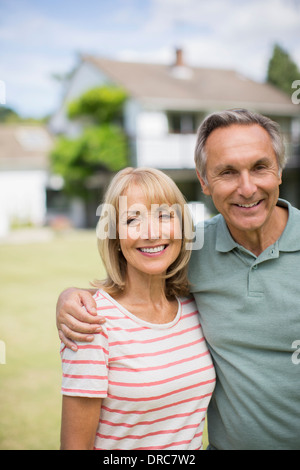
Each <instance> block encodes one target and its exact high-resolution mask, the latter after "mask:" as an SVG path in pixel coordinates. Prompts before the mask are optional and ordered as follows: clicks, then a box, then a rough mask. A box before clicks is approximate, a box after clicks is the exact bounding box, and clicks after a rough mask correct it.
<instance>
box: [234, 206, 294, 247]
mask: <svg viewBox="0 0 300 470" xmlns="http://www.w3.org/2000/svg"><path fill="white" fill-rule="evenodd" d="M287 221H288V209H287V208H285V207H281V206H276V207H275V208H274V212H273V215H272V218H271V219H270V220H269V221H268V222H267V223H266V225H265V226H264V227H261V228H260V229H258V230H253V231H245V232H239V233H236V232H235V231H234V230H231V229H230V227H228V228H229V231H230V233H231V236H232V238H233V239H234V240H235V241H236V242H237V243H238V244H239V245H241V246H243V247H244V248H246V249H247V250H249V251H251V253H253V254H254V255H255V256H259V255H260V254H261V253H262V252H263V251H265V250H266V248H268V246H270V245H273V244H274V243H275V242H276V241H277V240H278V239H279V237H280V236H281V234H282V232H283V231H284V229H285V227H286V224H287Z"/></svg>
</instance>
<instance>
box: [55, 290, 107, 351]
mask: <svg viewBox="0 0 300 470" xmlns="http://www.w3.org/2000/svg"><path fill="white" fill-rule="evenodd" d="M95 292H96V291H89V290H83V289H76V288H73V287H71V288H69V289H66V290H65V291H63V292H62V293H61V294H60V296H59V298H58V301H57V304H56V325H57V329H58V334H59V337H60V339H61V341H62V342H63V343H64V344H65V345H66V347H67V348H69V349H72V350H73V351H77V349H78V348H77V345H76V344H75V343H74V341H83V342H90V341H93V339H94V336H93V335H94V334H95V333H99V332H100V331H101V329H102V328H101V326H100V325H101V324H102V323H104V322H105V319H104V318H101V317H99V316H98V315H97V309H96V302H95V299H94V298H93V295H92V294H94V293H95Z"/></svg>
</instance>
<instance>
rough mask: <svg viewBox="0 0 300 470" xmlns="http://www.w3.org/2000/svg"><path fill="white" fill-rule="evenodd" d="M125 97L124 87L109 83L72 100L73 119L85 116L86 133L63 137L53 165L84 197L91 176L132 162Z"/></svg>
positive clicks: (71, 190) (72, 189)
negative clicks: (123, 120)
mask: <svg viewBox="0 0 300 470" xmlns="http://www.w3.org/2000/svg"><path fill="white" fill-rule="evenodd" d="M125 100H126V93H125V92H124V91H123V90H121V89H120V88H117V87H107V86H106V87H101V88H95V89H92V90H89V91H87V92H86V93H84V94H83V95H82V96H81V97H80V98H79V99H77V100H74V101H73V102H71V103H70V104H69V107H68V115H69V117H70V118H71V119H82V118H84V119H83V120H82V122H83V131H82V134H81V135H80V136H79V137H78V138H76V139H71V138H68V137H66V136H61V137H59V138H58V140H57V142H56V145H55V147H54V149H53V150H52V152H51V163H52V169H53V171H54V172H55V173H58V174H60V175H62V176H63V178H64V181H65V190H66V191H67V192H68V193H70V194H76V195H80V196H83V197H84V196H86V195H87V189H86V182H87V179H88V178H89V177H90V176H92V175H94V174H95V173H97V172H100V171H118V170H120V169H121V168H124V167H125V166H126V165H127V164H128V142H127V138H126V135H125V133H124V131H123V130H122V128H121V126H120V125H119V122H120V119H121V117H122V110H123V105H124V102H125ZM87 123H88V125H87Z"/></svg>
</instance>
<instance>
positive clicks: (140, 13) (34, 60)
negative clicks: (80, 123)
mask: <svg viewBox="0 0 300 470" xmlns="http://www.w3.org/2000/svg"><path fill="white" fill-rule="evenodd" d="M275 43H277V44H280V45H281V47H283V48H284V49H285V50H286V51H287V52H288V53H289V54H290V56H291V58H292V59H293V60H294V61H295V62H296V63H297V64H298V66H299V68H300V0H80V1H78V0H0V106H1V104H5V105H6V106H10V107H12V108H13V109H15V110H16V111H17V112H18V113H19V114H20V115H22V116H24V117H37V118H39V117H43V116H45V115H48V114H51V113H53V112H54V111H55V110H56V109H57V108H58V107H59V103H60V101H61V99H62V93H63V86H62V82H61V81H60V80H58V79H57V78H55V76H56V77H57V76H60V77H62V76H65V75H66V74H67V73H69V72H70V71H71V70H73V69H74V67H76V65H77V64H78V61H79V57H80V54H94V55H98V56H104V57H107V58H112V59H117V60H128V61H144V62H152V63H166V64H171V63H172V62H173V60H174V54H175V53H174V51H175V49H176V48H182V49H183V51H184V57H185V61H186V62H187V63H188V64H190V65H193V66H199V67H216V68H226V69H228V68H229V69H235V70H237V71H238V72H239V73H241V74H243V75H246V76H247V77H249V78H252V79H254V80H258V81H264V80H265V78H266V73H267V66H268V61H269V59H270V57H271V55H272V52H273V47H274V44H275ZM297 78H300V77H297ZM1 85H2V86H1ZM3 90H4V91H3ZM4 92H5V94H4Z"/></svg>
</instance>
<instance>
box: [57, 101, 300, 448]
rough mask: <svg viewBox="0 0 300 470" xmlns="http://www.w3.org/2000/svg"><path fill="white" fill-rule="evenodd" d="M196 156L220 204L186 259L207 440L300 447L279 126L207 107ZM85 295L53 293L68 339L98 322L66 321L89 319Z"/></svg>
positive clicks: (293, 265)
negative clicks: (201, 342) (208, 380)
mask: <svg viewBox="0 0 300 470" xmlns="http://www.w3.org/2000/svg"><path fill="white" fill-rule="evenodd" d="M195 163H196V171H197V175H198V178H199V181H200V184H201V186H202V190H203V192H204V194H206V195H208V196H211V197H212V199H213V202H214V204H215V206H216V208H217V210H218V211H219V212H220V214H219V215H217V216H216V217H214V218H213V219H211V220H209V221H207V222H206V223H205V236H204V246H203V248H202V249H201V250H194V251H193V254H192V259H191V262H190V282H191V292H192V293H193V295H194V297H195V299H196V302H197V306H198V309H199V312H200V316H201V323H202V328H203V331H204V334H205V337H206V340H207V343H208V345H209V348H210V351H211V354H212V356H213V360H214V363H215V367H216V372H217V385H216V389H215V392H214V395H213V399H212V401H211V404H210V406H209V411H208V429H209V442H210V448H212V449H220V450H222V449H225V450H227V449H228V450H230V449H233V450H239V449H300V432H299V430H300V387H299V377H300V364H299V362H300V361H299V360H298V353H297V349H296V348H297V345H299V344H300V293H299V285H300V268H299V266H300V236H299V233H300V212H299V211H298V210H297V209H295V208H293V207H292V206H291V205H290V204H289V203H288V202H286V201H283V200H281V199H279V185H280V183H281V175H282V169H283V167H284V164H285V157H284V146H283V143H282V140H281V137H280V133H279V130H278V127H277V125H276V124H275V123H274V122H273V121H271V120H270V119H268V118H266V117H264V116H261V115H259V114H255V113H251V112H249V111H247V110H232V111H223V112H219V113H214V114H212V115H210V116H208V117H207V118H206V119H205V120H204V122H203V123H202V124H201V126H200V128H199V131H198V138H197V144H196V151H195ZM202 228H203V227H202ZM202 228H201V227H199V230H201V229H202ZM91 299H92V298H91V297H90V294H88V293H87V292H84V291H77V290H71V291H66V292H65V293H63V294H62V295H61V297H60V299H59V302H58V312H59V314H58V328H59V330H60V336H61V337H62V339H63V340H64V341H65V342H66V343H67V344H69V345H70V342H69V340H68V339H67V337H69V338H73V339H81V340H82V339H89V338H88V337H87V334H88V333H93V332H95V330H96V328H97V327H99V325H96V324H94V325H91V324H90V325H89V326H87V325H81V326H78V321H75V320H74V318H72V321H71V320H69V319H70V318H71V317H72V316H77V318H79V319H80V320H83V321H85V322H89V323H93V322H95V320H94V318H95V317H94V316H92V315H89V314H87V313H83V312H82V310H83V309H82V308H79V306H81V305H82V303H83V304H84V305H85V306H86V308H87V310H90V309H91V308H92V307H93V301H92V300H91ZM66 311H67V312H68V314H67V313H66ZM77 312H78V313H77ZM74 322H75V323H74ZM67 325H69V327H71V325H72V327H71V328H72V329H74V330H77V331H78V332H81V335H78V334H74V333H73V334H72V332H71V331H70V329H69V328H68V326H67ZM74 325H75V326H74ZM82 333H85V334H82Z"/></svg>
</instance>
